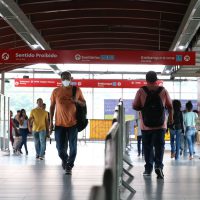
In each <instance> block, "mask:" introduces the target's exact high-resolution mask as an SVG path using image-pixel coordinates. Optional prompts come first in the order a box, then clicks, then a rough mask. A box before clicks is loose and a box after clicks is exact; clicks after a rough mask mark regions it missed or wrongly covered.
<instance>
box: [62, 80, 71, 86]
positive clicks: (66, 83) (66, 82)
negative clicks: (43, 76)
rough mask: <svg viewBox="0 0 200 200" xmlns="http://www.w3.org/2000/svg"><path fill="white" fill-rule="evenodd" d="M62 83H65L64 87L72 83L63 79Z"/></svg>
mask: <svg viewBox="0 0 200 200" xmlns="http://www.w3.org/2000/svg"><path fill="white" fill-rule="evenodd" d="M62 84H63V86H64V87H68V86H69V85H70V81H69V80H64V81H62Z"/></svg>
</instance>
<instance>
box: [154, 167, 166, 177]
mask: <svg viewBox="0 0 200 200" xmlns="http://www.w3.org/2000/svg"><path fill="white" fill-rule="evenodd" d="M155 173H156V174H157V179H164V174H163V171H162V169H161V168H156V169H155Z"/></svg>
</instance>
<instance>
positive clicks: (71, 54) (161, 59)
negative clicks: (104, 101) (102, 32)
mask: <svg viewBox="0 0 200 200" xmlns="http://www.w3.org/2000/svg"><path fill="white" fill-rule="evenodd" d="M0 63H14V64H15V63H23V64H36V63H47V64H64V63H79V64H87V63H90V64H148V65H154V64H161V65H195V52H175V51H126V50H124V51H122V50H108V51H107V50H91V51H86V50H79V51H78V50H71V51H68V50H17V49H16V50H0Z"/></svg>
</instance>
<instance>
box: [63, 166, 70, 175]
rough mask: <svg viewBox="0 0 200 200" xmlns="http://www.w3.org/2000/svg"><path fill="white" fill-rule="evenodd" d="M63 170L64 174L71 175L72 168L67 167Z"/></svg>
mask: <svg viewBox="0 0 200 200" xmlns="http://www.w3.org/2000/svg"><path fill="white" fill-rule="evenodd" d="M65 172H66V173H65V174H68V175H71V174H72V168H69V167H67V168H66V169H65Z"/></svg>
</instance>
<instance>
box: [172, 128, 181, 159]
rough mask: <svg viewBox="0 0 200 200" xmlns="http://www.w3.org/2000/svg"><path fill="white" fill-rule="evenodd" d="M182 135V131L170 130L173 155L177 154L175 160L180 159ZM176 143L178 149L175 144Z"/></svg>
mask: <svg viewBox="0 0 200 200" xmlns="http://www.w3.org/2000/svg"><path fill="white" fill-rule="evenodd" d="M181 133H182V130H181V129H179V130H173V129H170V144H171V153H175V159H179V150H180V145H181ZM174 143H176V147H175V144H174Z"/></svg>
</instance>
